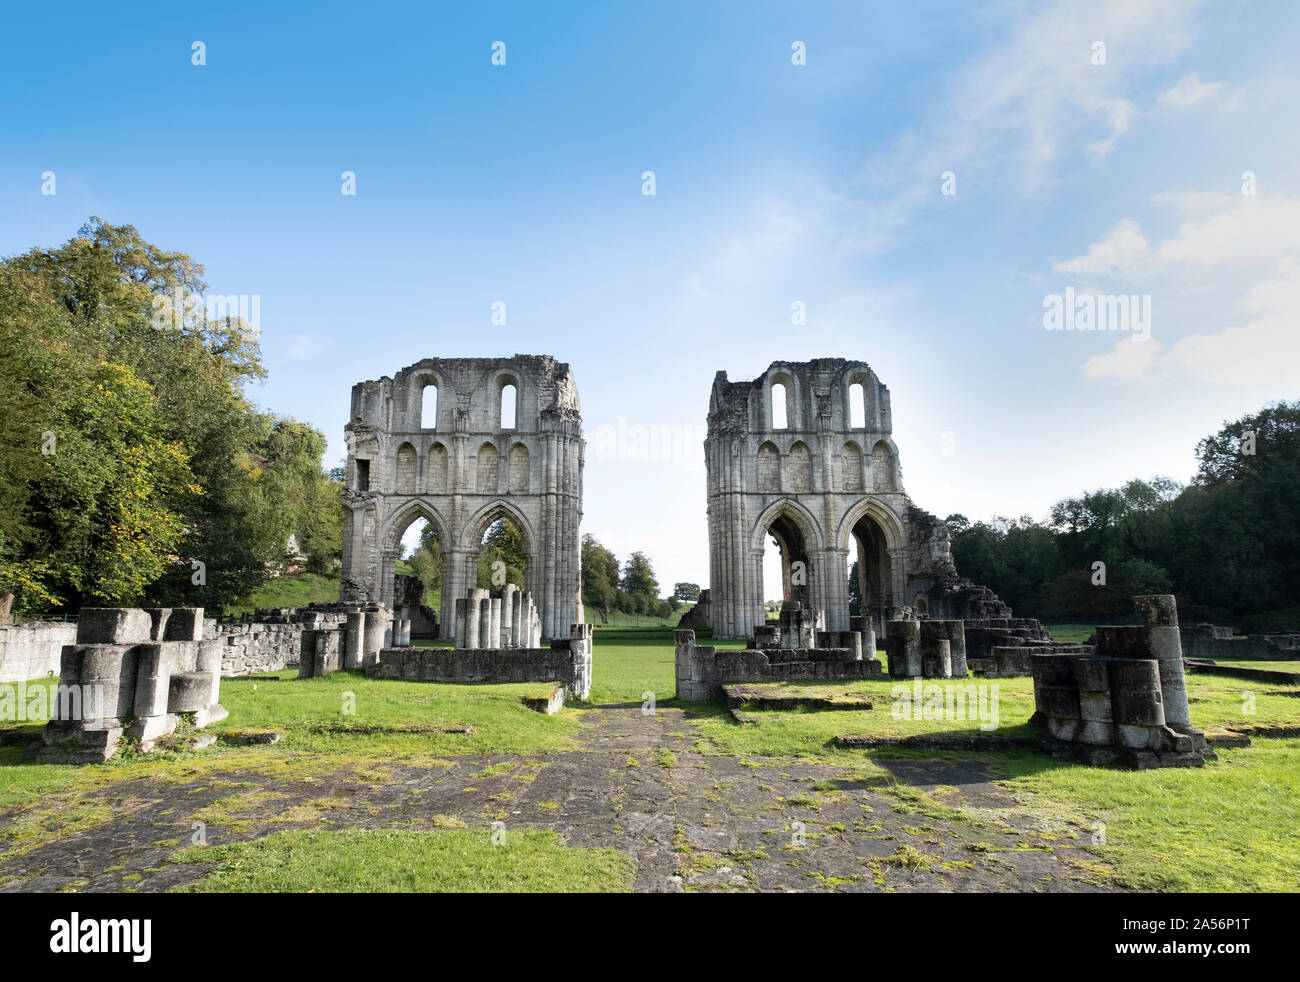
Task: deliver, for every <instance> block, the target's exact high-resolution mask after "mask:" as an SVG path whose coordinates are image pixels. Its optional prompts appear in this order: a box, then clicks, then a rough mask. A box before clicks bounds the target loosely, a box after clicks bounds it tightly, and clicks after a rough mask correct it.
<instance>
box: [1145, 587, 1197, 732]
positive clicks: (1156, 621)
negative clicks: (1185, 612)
mask: <svg viewBox="0 0 1300 982" xmlns="http://www.w3.org/2000/svg"><path fill="white" fill-rule="evenodd" d="M1133 604H1134V606H1135V607H1137V611H1138V614H1139V615H1141V617H1142V623H1143V624H1144V625H1145V627H1146V631H1145V633H1146V644H1147V650H1148V651H1149V652H1150V653H1151V657H1152V658H1154V659H1155V660H1156V663H1157V664H1158V665H1159V666H1160V690H1161V694H1162V699H1163V701H1164V708H1165V722H1166V723H1169V724H1170V725H1172V726H1173V727H1175V728H1179V727H1185V726H1190V725H1191V723H1192V718H1191V714H1190V712H1189V709H1188V705H1187V682H1186V679H1185V678H1184V676H1183V644H1182V640H1181V638H1180V637H1179V634H1178V605H1177V603H1176V601H1175V600H1174V598H1173V597H1172V596H1169V595H1167V594H1166V595H1159V596H1150V597H1134V598H1133Z"/></svg>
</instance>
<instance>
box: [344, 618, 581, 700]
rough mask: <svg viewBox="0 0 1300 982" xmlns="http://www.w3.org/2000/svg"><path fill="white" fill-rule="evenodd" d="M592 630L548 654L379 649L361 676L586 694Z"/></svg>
mask: <svg viewBox="0 0 1300 982" xmlns="http://www.w3.org/2000/svg"><path fill="white" fill-rule="evenodd" d="M591 649H592V625H590V624H574V625H572V627H571V628H570V636H569V637H568V638H567V639H557V640H555V641H552V642H551V646H550V647H549V648H384V649H383V650H382V651H380V652H379V655H378V658H377V660H376V662H375V664H373V665H368V666H367V667H366V674H367V675H370V676H373V677H376V678H385V679H417V680H420V681H424V682H562V683H564V685H566V686H567V687H568V689H569V691H570V692H571V693H572V694H573V695H574V697H576V698H578V699H586V698H587V696H588V695H590V694H591Z"/></svg>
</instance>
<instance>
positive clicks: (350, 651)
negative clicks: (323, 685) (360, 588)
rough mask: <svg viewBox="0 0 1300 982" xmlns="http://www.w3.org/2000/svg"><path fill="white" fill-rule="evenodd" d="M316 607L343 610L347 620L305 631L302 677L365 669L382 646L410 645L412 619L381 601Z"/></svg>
mask: <svg viewBox="0 0 1300 982" xmlns="http://www.w3.org/2000/svg"><path fill="white" fill-rule="evenodd" d="M312 608H313V609H318V610H321V611H327V612H331V613H342V614H344V615H345V622H344V623H343V624H342V625H340V626H334V627H321V628H317V629H315V630H308V631H304V632H303V643H302V654H301V655H300V659H299V662H298V677H299V678H316V677H318V676H321V675H329V674H330V673H331V672H337V671H339V670H340V669H349V670H353V671H356V670H361V669H364V668H366V666H367V665H368V664H371V663H373V662H374V661H375V660H376V659H377V658H378V657H379V652H380V650H381V649H382V648H385V647H388V646H389V645H392V644H410V630H411V627H410V625H411V622H410V619H409V618H397V617H394V616H393V612H392V611H390V610H389V609H388V605H387V604H384V603H382V602H380V601H377V600H365V601H347V600H342V601H335V602H333V603H327V604H313V605H312Z"/></svg>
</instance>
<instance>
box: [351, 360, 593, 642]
mask: <svg viewBox="0 0 1300 982" xmlns="http://www.w3.org/2000/svg"><path fill="white" fill-rule="evenodd" d="M507 390H511V393H510V394H513V396H514V407H515V408H514V415H513V418H509V415H508V414H506V415H504V416H503V405H504V404H505V397H506V395H507ZM350 420H351V421H350V422H349V423H348V424H347V426H346V428H345V435H346V438H347V447H348V460H347V489H346V490H345V492H344V502H345V504H346V505H347V514H346V518H345V523H344V532H343V572H342V583H341V585H340V597H339V599H340V600H343V601H369V602H378V603H382V604H385V605H387V606H388V608H389V609H393V607H394V606H395V599H396V597H397V593H398V589H397V581H396V580H395V579H394V575H393V566H394V564H395V562H396V561H397V559H398V558H400V556H401V542H402V536H403V534H405V532H406V530H407V529H408V528H409V527H410V526H411V525H412V524H413V523H414V522H415V521H416V520H417V519H421V518H423V519H425V520H426V521H428V522H429V523H431V524H432V525H433V526H434V528H435V529H436V530H437V534H438V538H439V540H440V542H441V544H442V551H443V570H444V572H443V584H444V585H443V596H444V597H446V598H455V599H457V600H459V599H469V598H470V592H471V591H472V590H474V589H475V588H476V587H477V586H478V580H477V577H478V557H479V550H480V547H481V545H482V540H483V535H484V533H485V532H486V531H487V530H488V528H489V527H490V526H491V525H492V524H493V523H494V522H496V521H498V520H499V519H502V518H505V519H508V520H509V521H510V522H511V523H512V524H513V525H514V526H515V527H516V528H517V529H518V530H519V532H520V533H521V535H522V537H523V540H524V549H525V551H526V553H527V556H528V566H527V569H526V570H525V572H524V578H525V580H526V582H527V584H528V589H529V593H530V594H531V596H532V600H533V602H534V603H535V604H536V606H537V611H538V616H539V618H540V621H541V636H542V638H545V639H550V638H562V637H568V635H569V627H570V625H571V624H574V623H578V622H580V621H581V617H582V609H581V606H580V604H579V601H578V598H579V590H580V586H579V582H578V580H579V578H580V576H581V569H582V563H581V557H580V552H579V551H580V545H579V533H578V523H579V522H580V520H581V518H582V465H583V447H584V443H583V439H582V410H581V407H580V406H579V403H578V387H577V384H576V383H575V381H574V378H573V373H572V372H571V371H570V370H569V366H568V365H566V364H563V363H561V362H557V361H556V360H555V359H554V358H552V357H551V356H549V355H515V356H514V357H513V358H426V359H424V360H423V361H419V362H416V363H415V364H414V365H410V366H408V367H406V368H403V369H402V370H401V371H400V372H398V373H397V375H396V377H395V378H389V377H387V376H385V377H383V378H381V379H376V380H373V381H369V382H358V383H357V384H356V385H354V386H353V387H352V411H351V417H350ZM449 610H454V607H453V605H452V604H451V603H446V604H444V615H445V613H446V612H447V611H449ZM455 631H456V621H455V619H454V617H447V616H444V617H443V620H442V623H441V624H440V625H439V633H440V635H441V636H442V637H444V638H450V637H453V636H455ZM491 647H496V645H491Z"/></svg>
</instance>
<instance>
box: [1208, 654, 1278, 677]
mask: <svg viewBox="0 0 1300 982" xmlns="http://www.w3.org/2000/svg"><path fill="white" fill-rule="evenodd" d="M1210 660H1211V661H1213V662H1214V664H1216V665H1223V666H1224V667H1226V668H1259V669H1263V670H1264V671H1266V672H1297V673H1300V661H1270V660H1269V659H1267V658H1212V659H1210Z"/></svg>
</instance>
